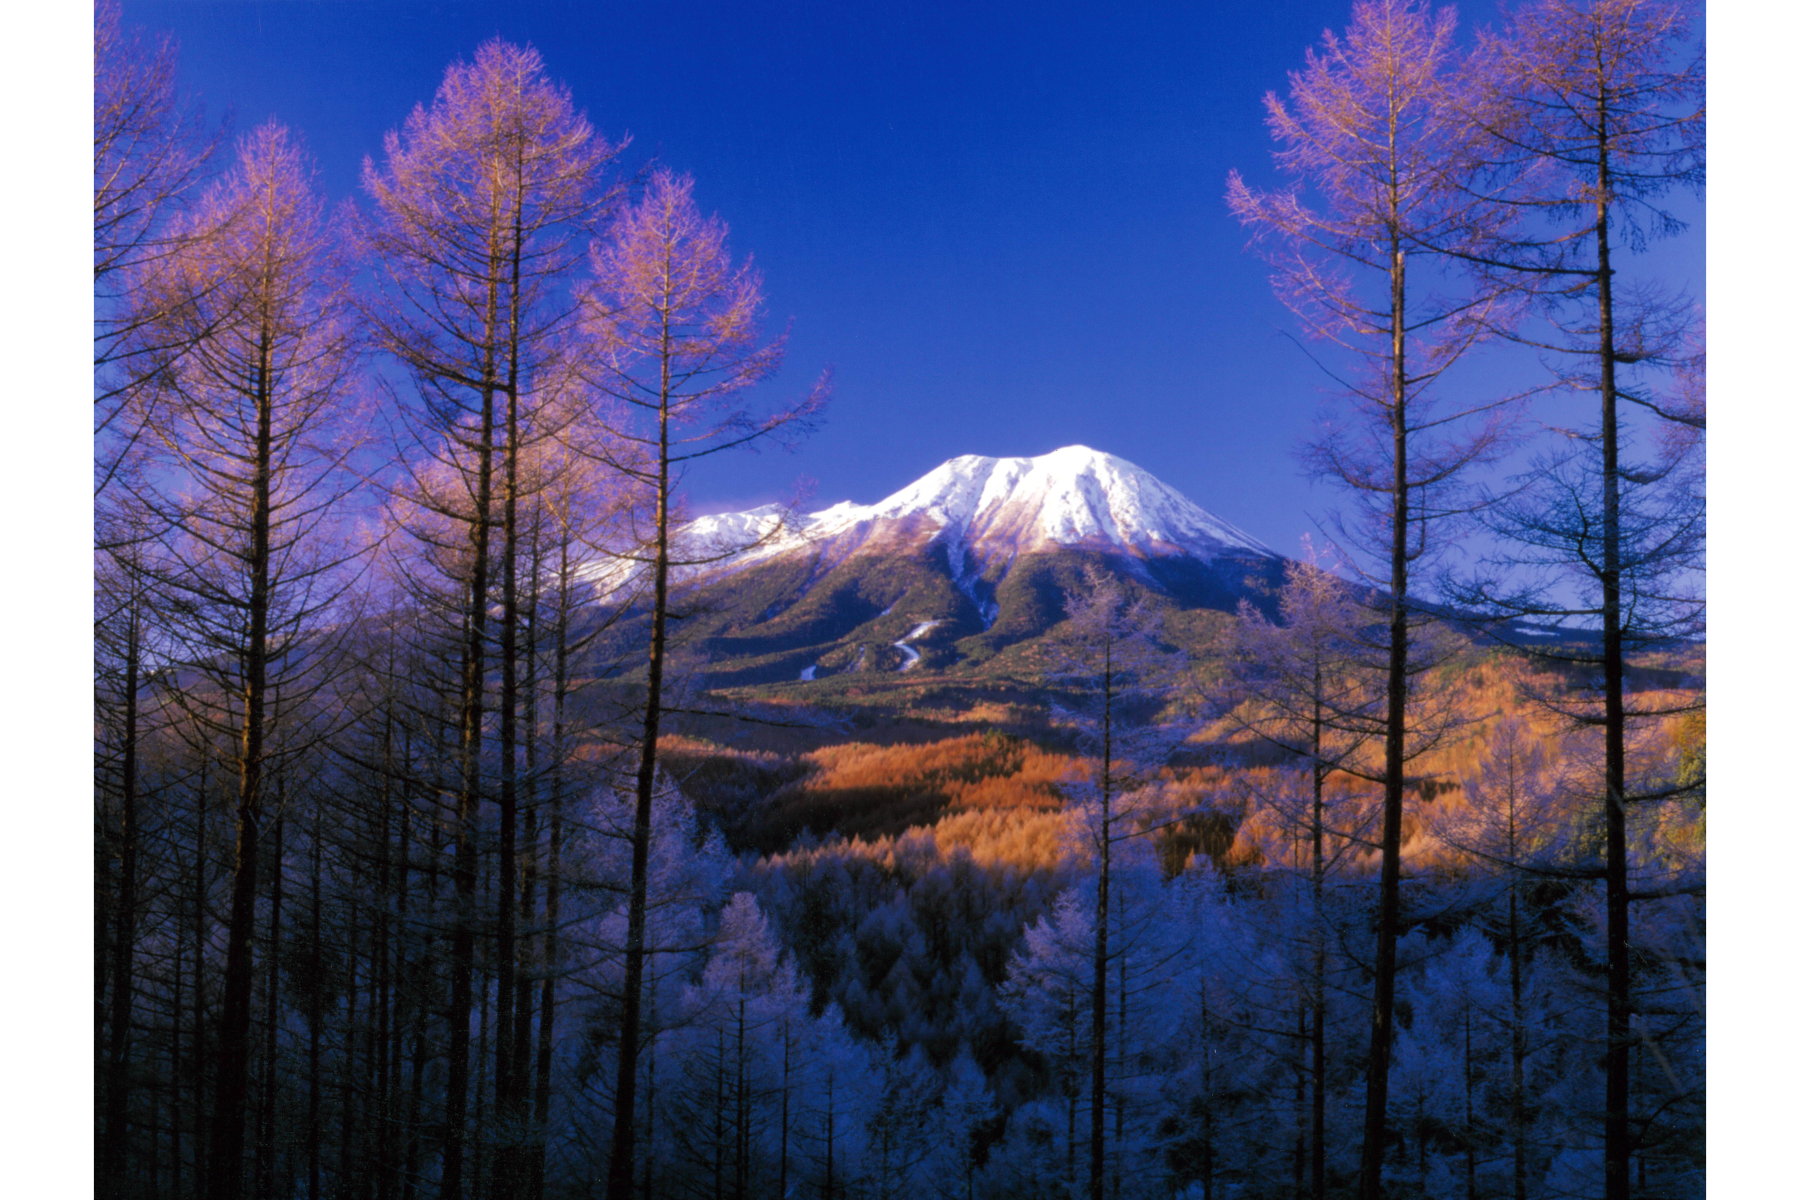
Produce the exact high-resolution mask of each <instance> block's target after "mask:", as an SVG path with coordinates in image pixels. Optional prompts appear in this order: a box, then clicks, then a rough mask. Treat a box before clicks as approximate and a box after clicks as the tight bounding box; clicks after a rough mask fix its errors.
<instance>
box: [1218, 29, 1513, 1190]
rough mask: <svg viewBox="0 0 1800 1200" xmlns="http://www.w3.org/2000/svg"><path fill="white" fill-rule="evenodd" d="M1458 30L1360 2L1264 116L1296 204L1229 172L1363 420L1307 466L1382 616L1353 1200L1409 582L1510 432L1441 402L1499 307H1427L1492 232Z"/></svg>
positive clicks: (1381, 999)
mask: <svg viewBox="0 0 1800 1200" xmlns="http://www.w3.org/2000/svg"><path fill="white" fill-rule="evenodd" d="M1454 28H1455V18H1454V14H1453V13H1452V12H1450V11H1449V10H1444V11H1442V12H1438V13H1435V14H1434V13H1433V12H1431V10H1430V9H1429V8H1428V7H1427V6H1426V5H1425V4H1423V3H1420V2H1419V0H1361V2H1359V3H1358V4H1357V5H1356V6H1355V8H1354V10H1353V14H1352V18H1351V23H1350V27H1349V29H1348V30H1347V31H1346V33H1345V34H1344V36H1343V37H1342V38H1339V37H1338V36H1336V35H1335V34H1331V33H1327V34H1326V37H1325V40H1324V42H1323V45H1322V46H1321V48H1320V49H1318V50H1316V51H1309V52H1308V54H1307V63H1306V67H1305V69H1304V70H1301V71H1296V72H1294V73H1292V74H1291V75H1290V93H1291V106H1290V104H1289V103H1284V102H1283V101H1282V100H1280V99H1279V98H1278V97H1276V96H1275V95H1273V94H1272V93H1271V94H1270V95H1269V96H1268V97H1267V99H1266V105H1267V107H1268V110H1269V126H1270V129H1271V131H1272V132H1273V134H1274V136H1275V139H1276V141H1277V143H1278V145H1279V146H1280V149H1278V150H1277V151H1276V155H1275V157H1276V162H1277V164H1278V165H1279V166H1280V167H1281V168H1282V169H1283V170H1285V171H1287V172H1289V173H1290V174H1291V175H1293V176H1294V177H1295V180H1296V186H1295V187H1294V188H1293V189H1291V190H1288V191H1279V192H1270V191H1258V190H1256V189H1253V188H1251V187H1250V186H1249V185H1247V184H1246V183H1244V181H1243V180H1242V179H1241V178H1240V177H1239V176H1238V175H1237V174H1236V173H1235V172H1233V174H1232V176H1231V179H1230V183H1229V187H1228V192H1227V202H1228V203H1229V205H1230V206H1231V209H1232V211H1233V213H1235V214H1236V215H1237V217H1238V218H1239V220H1241V221H1242V222H1244V224H1245V225H1246V226H1248V227H1249V228H1250V229H1251V230H1252V232H1253V235H1254V237H1255V238H1256V239H1257V240H1258V241H1259V242H1260V243H1262V244H1263V245H1264V246H1265V248H1266V249H1267V252H1268V255H1269V257H1270V258H1271V260H1272V261H1273V263H1274V265H1275V268H1276V273H1275V275H1274V284H1275V289H1276V294H1277V296H1278V297H1280V298H1281V300H1282V301H1283V302H1284V303H1285V304H1286V305H1287V306H1288V307H1289V308H1290V309H1291V310H1292V311H1293V312H1294V313H1295V314H1296V316H1298V317H1299V319H1300V320H1301V322H1302V324H1303V326H1304V327H1305V328H1306V330H1307V332H1308V333H1309V334H1311V335H1312V336H1314V337H1316V338H1319V339H1322V340H1326V341H1328V342H1331V343H1334V344H1335V345H1337V346H1338V347H1339V348H1341V349H1342V350H1343V351H1344V352H1345V353H1346V355H1347V357H1349V359H1350V360H1351V361H1352V363H1353V364H1354V367H1353V369H1352V370H1350V371H1349V372H1346V373H1339V374H1337V375H1336V376H1335V377H1336V378H1338V379H1340V381H1341V382H1343V383H1344V385H1345V388H1346V392H1347V397H1348V399H1349V400H1350V402H1351V403H1352V405H1353V406H1354V408H1355V409H1356V412H1357V415H1358V417H1359V418H1360V420H1359V421H1357V422H1354V423H1346V424H1343V425H1338V426H1332V427H1328V428H1327V431H1326V433H1325V435H1324V436H1323V437H1322V438H1321V439H1320V440H1319V441H1318V442H1317V443H1315V445H1314V446H1313V447H1312V448H1311V450H1310V451H1309V461H1310V463H1311V465H1312V467H1313V469H1314V470H1315V471H1316V472H1317V473H1318V474H1319V475H1321V476H1323V477H1325V478H1327V479H1330V480H1332V481H1335V482H1336V483H1338V484H1339V485H1341V486H1342V487H1343V488H1344V490H1345V491H1346V493H1347V494H1348V495H1349V497H1350V498H1351V502H1352V504H1353V505H1354V507H1355V511H1356V516H1357V518H1358V519H1357V521H1355V522H1354V523H1352V524H1349V525H1346V526H1345V527H1344V532H1345V534H1346V536H1347V537H1348V538H1349V540H1350V541H1351V543H1352V544H1353V545H1355V546H1357V547H1358V548H1360V549H1363V550H1365V551H1367V552H1368V554H1369V555H1370V556H1371V557H1372V558H1374V559H1375V560H1376V561H1380V562H1381V563H1382V564H1383V568H1384V569H1382V570H1379V571H1370V572H1368V574H1367V578H1368V580H1369V582H1370V583H1371V584H1372V585H1374V586H1375V587H1377V588H1379V589H1380V592H1379V595H1380V601H1379V602H1380V604H1381V606H1382V607H1384V608H1385V610H1386V613H1385V615H1386V623H1387V631H1386V637H1385V641H1386V650H1387V657H1388V663H1387V679H1386V683H1385V686H1384V693H1385V701H1386V713H1385V715H1384V717H1383V721H1382V737H1383V741H1384V754H1383V764H1382V768H1381V780H1382V787H1383V801H1382V833H1381V857H1382V868H1381V884H1380V900H1379V909H1378V915H1377V946H1376V952H1375V962H1374V976H1375V979H1374V1003H1373V1005H1372V1011H1371V1021H1370V1042H1369V1057H1368V1071H1367V1091H1366V1095H1367V1100H1366V1106H1365V1113H1364V1122H1363V1126H1364V1128H1363V1159H1362V1169H1361V1172H1360V1177H1359V1178H1360V1182H1359V1195H1360V1196H1361V1198H1362V1200H1379V1197H1380V1195H1381V1166H1382V1155H1383V1148H1384V1146H1385V1144H1386V1140H1387V1131H1386V1105H1387V1082H1386V1081H1387V1067H1388V1058H1389V1048H1390V1043H1391V1039H1392V1035H1393V1016H1394V980H1395V975H1396V959H1395V953H1396V951H1395V946H1396V942H1397V939H1398V936H1399V925H1400V841H1401V825H1402V818H1403V815H1404V798H1405V790H1406V777H1405V770H1406V763H1407V762H1408V760H1409V759H1411V758H1414V757H1416V756H1417V752H1418V749H1419V745H1418V739H1416V738H1415V739H1411V741H1410V744H1409V733H1410V732H1411V731H1412V728H1413V726H1414V725H1416V724H1417V723H1418V722H1417V720H1416V714H1415V713H1413V712H1412V711H1411V710H1410V707H1409V695H1410V692H1411V691H1412V689H1413V688H1414V686H1415V679H1416V677H1417V676H1418V675H1419V674H1420V673H1421V670H1422V669H1423V668H1425V667H1428V666H1429V665H1431V663H1430V655H1429V654H1428V653H1427V654H1421V653H1420V652H1419V651H1420V650H1421V649H1422V648H1421V647H1419V646H1418V645H1417V639H1418V629H1419V626H1420V624H1421V621H1422V618H1423V617H1424V615H1425V614H1424V611H1423V610H1422V609H1421V607H1420V604H1419V599H1420V597H1419V596H1418V594H1417V589H1416V587H1415V585H1414V578H1413V577H1414V573H1415V564H1417V562H1418V560H1419V559H1420V558H1422V557H1423V556H1425V555H1426V554H1427V553H1428V552H1429V551H1431V550H1433V549H1435V547H1436V537H1437V535H1438V534H1439V533H1440V532H1441V529H1440V528H1439V526H1440V524H1441V522H1442V520H1443V519H1444V518H1445V517H1447V516H1449V515H1451V514H1453V513H1455V512H1457V511H1458V510H1459V508H1460V505H1459V503H1458V501H1457V499H1456V495H1457V491H1458V488H1457V484H1458V477H1459V475H1461V474H1462V473H1463V472H1464V471H1465V469H1466V468H1468V467H1470V466H1472V465H1474V464H1477V463H1480V462H1482V461H1484V460H1486V459H1489V458H1491V457H1492V456H1493V455H1494V454H1495V453H1497V452H1498V450H1499V449H1500V447H1501V446H1502V445H1503V444H1504V434H1505V431H1506V422H1505V418H1504V416H1503V415H1501V414H1502V412H1503V408H1502V406H1501V405H1500V401H1501V400H1503V399H1504V398H1487V399H1478V400H1476V401H1473V402H1466V403H1459V402H1456V401H1448V402H1446V401H1444V400H1443V399H1442V398H1441V393H1442V391H1443V388H1442V387H1441V386H1440V380H1441V378H1442V376H1443V375H1444V373H1445V372H1446V371H1448V370H1449V369H1450V368H1451V367H1453V366H1454V365H1455V364H1456V363H1457V362H1458V361H1460V360H1462V359H1463V358H1464V357H1465V356H1466V354H1467V353H1468V351H1469V350H1470V349H1471V348H1472V347H1474V346H1475V345H1477V344H1478V343H1479V342H1480V341H1481V340H1482V339H1483V338H1484V337H1485V336H1486V334H1487V331H1488V330H1489V328H1491V327H1492V326H1493V325H1494V324H1496V323H1497V322H1498V321H1499V320H1500V312H1499V309H1498V304H1497V300H1496V296H1495V289H1490V288H1485V287H1480V286H1477V287H1475V288H1473V289H1463V290H1461V291H1460V292H1451V293H1449V294H1448V296H1447V297H1437V296H1431V295H1430V294H1429V292H1428V289H1429V288H1430V285H1431V284H1432V283H1433V282H1437V281H1436V280H1434V279H1433V264H1434V259H1436V260H1439V261H1441V257H1442V255H1443V254H1444V250H1445V247H1446V246H1450V245H1461V244H1463V243H1465V242H1467V241H1468V240H1469V239H1470V238H1471V237H1472V232H1471V231H1473V230H1482V229H1487V228H1489V227H1490V226H1492V225H1493V224H1495V223H1496V222H1497V220H1498V219H1497V218H1496V217H1495V216H1494V213H1495V210H1494V208H1493V207H1492V206H1490V205H1488V204H1486V203H1485V202H1483V201H1482V200H1480V199H1479V198H1471V197H1470V195H1469V194H1468V193H1467V192H1466V191H1465V190H1464V189H1463V188H1462V187H1461V183H1462V181H1463V179H1464V178H1466V174H1467V171H1468V169H1469V168H1470V166H1471V165H1472V164H1471V159H1470V156H1469V153H1468V148H1467V145H1466V142H1467V140H1468V133H1467V130H1466V127H1465V126H1464V125H1463V124H1461V123H1459V118H1458V114H1459V111H1460V101H1459V100H1458V98H1457V95H1456V93H1455V90H1454V89H1455V86H1456V83H1455V81H1456V78H1457V76H1456V67H1457V53H1456V50H1455V46H1454V43H1453V40H1452V37H1453V32H1454ZM1302 189H1307V190H1309V191H1311V192H1312V193H1315V194H1316V196H1317V200H1318V202H1319V207H1318V208H1313V207H1310V206H1309V204H1308V202H1307V196H1306V195H1305V194H1304V193H1303V190H1302ZM1265 239H1266V240H1265ZM1421 293H1426V295H1425V296H1422V295H1421Z"/></svg>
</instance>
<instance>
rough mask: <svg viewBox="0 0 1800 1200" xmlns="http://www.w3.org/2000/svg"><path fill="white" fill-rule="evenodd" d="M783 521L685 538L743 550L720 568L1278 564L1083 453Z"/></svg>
mask: <svg viewBox="0 0 1800 1200" xmlns="http://www.w3.org/2000/svg"><path fill="white" fill-rule="evenodd" d="M780 521H781V514H780V512H779V510H778V509H777V508H775V507H774V506H772V505H771V506H767V507H764V508H759V509H752V510H750V511H749V512H740V513H722V514H718V515H716V516H709V517H701V518H699V519H698V520H696V521H693V522H692V523H691V524H689V525H688V526H687V528H686V530H685V531H684V536H683V541H684V543H685V544H686V545H688V546H689V547H691V548H694V549H701V548H704V549H703V550H702V553H704V552H705V550H711V551H713V552H716V553H724V552H727V551H729V550H730V549H731V548H733V547H737V546H743V547H748V548H747V549H745V550H743V551H742V552H741V553H738V554H735V555H732V556H731V557H730V558H729V559H727V560H726V561H725V562H724V563H722V564H721V565H722V566H724V567H726V568H727V569H732V568H738V567H743V566H748V565H750V564H751V563H754V562H760V561H762V560H764V559H767V558H770V557H773V556H776V555H783V554H790V553H793V552H794V551H796V550H800V549H812V550H821V551H823V552H824V554H825V557H826V558H827V559H828V560H831V561H834V562H835V561H842V559H843V558H845V557H847V556H848V555H849V554H851V553H854V552H855V551H857V550H859V549H862V548H863V547H865V546H869V547H871V548H873V547H875V546H880V547H882V548H887V547H888V546H889V545H890V544H892V543H893V542H896V541H898V542H905V543H913V544H930V543H934V542H941V543H942V544H943V545H944V547H945V550H946V551H947V553H948V556H949V560H950V565H951V568H952V570H954V571H955V572H956V573H957V575H958V576H959V577H962V578H973V577H976V576H979V575H983V574H986V573H987V571H988V569H989V568H990V567H991V566H992V565H994V564H995V563H996V562H1004V561H1008V560H1011V559H1013V558H1016V557H1018V556H1019V555H1022V554H1027V553H1031V552H1033V551H1040V550H1046V549H1050V548H1053V547H1058V546H1063V547H1081V548H1084V549H1090V550H1102V551H1107V550H1110V551H1113V552H1115V553H1116V552H1124V553H1127V554H1131V555H1134V556H1139V557H1164V556H1182V557H1188V558H1195V559H1199V560H1201V561H1210V560H1212V559H1214V558H1217V557H1218V556H1219V555H1220V554H1250V555H1258V556H1267V557H1271V558H1273V557H1275V554H1274V551H1272V550H1270V549H1269V548H1268V547H1267V546H1265V545H1263V544H1262V543H1261V542H1259V541H1257V540H1256V539H1255V538H1253V537H1251V536H1250V535H1249V534H1247V533H1245V532H1244V531H1243V530H1241V529H1239V528H1237V527H1236V526H1234V525H1232V524H1230V523H1229V522H1227V521H1224V520H1221V519H1220V518H1218V517H1216V516H1214V515H1213V514H1211V513H1209V512H1207V511H1206V510H1205V509H1203V508H1201V507H1200V506H1199V505H1197V504H1195V503H1194V502H1193V501H1192V500H1189V499H1188V498H1187V497H1186V496H1183V495H1182V494H1181V493H1180V492H1178V491H1176V490H1175V489H1174V488H1172V487H1170V486H1169V485H1168V484H1166V483H1164V482H1162V481H1161V480H1160V479H1158V478H1156V476H1154V475H1152V474H1150V472H1148V471H1146V470H1144V469H1143V468H1142V467H1140V466H1138V465H1136V464H1135V463H1130V462H1127V461H1125V460H1124V459H1122V458H1119V457H1117V456H1116V455H1112V454H1105V453H1102V452H1101V451H1098V450H1091V449H1089V448H1088V447H1086V446H1065V447H1063V448H1062V449H1060V450H1053V451H1051V452H1050V453H1049V454H1041V455H1038V456H1037V457H1036V458H990V457H987V456H985V455H979V454H965V455H962V456H961V457H959V458H953V459H951V460H950V461H949V462H947V463H944V464H943V465H942V466H940V467H938V468H937V469H935V470H933V471H931V472H930V473H929V474H927V475H925V476H924V477H923V478H921V479H919V480H917V481H916V482H914V483H911V484H908V485H907V486H906V487H903V488H901V489H900V490H899V491H897V492H895V493H894V494H893V495H891V496H889V497H888V498H887V499H885V500H881V501H878V502H877V503H874V504H856V503H853V502H850V501H845V502H844V503H841V504H835V505H833V506H832V507H830V508H827V509H823V510H821V511H819V512H813V513H807V514H805V515H804V516H801V517H798V518H795V519H790V520H789V522H788V523H787V525H786V526H785V527H781V525H780Z"/></svg>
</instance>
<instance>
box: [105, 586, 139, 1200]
mask: <svg viewBox="0 0 1800 1200" xmlns="http://www.w3.org/2000/svg"><path fill="white" fill-rule="evenodd" d="M131 587H132V597H131V599H130V600H129V601H128V604H129V608H128V610H127V614H126V618H125V695H124V700H125V736H124V740H123V744H122V745H121V746H120V762H119V773H120V778H119V796H120V801H119V881H118V892H117V899H116V900H115V903H114V908H113V914H112V915H113V920H114V924H113V931H112V969H111V971H110V972H109V974H110V976H111V978H110V980H108V982H109V983H110V985H111V987H112V995H111V999H112V1005H111V1013H110V1017H109V1022H108V1028H107V1035H108V1036H107V1047H106V1122H105V1134H104V1140H103V1142H102V1149H101V1156H100V1187H101V1191H102V1193H103V1194H105V1195H108V1196H111V1195H123V1194H124V1192H125V1188H126V1184H125V1109H126V1076H127V1073H128V1070H127V1068H128V1062H129V1053H130V1033H131V998H132V993H133V986H132V970H131V950H132V943H133V942H134V941H135V940H136V939H137V850H138V846H137V842H138V828H137V822H138V814H137V774H138V772H137V740H138V653H139V647H138V599H137V594H136V580H135V579H133V580H132V581H131Z"/></svg>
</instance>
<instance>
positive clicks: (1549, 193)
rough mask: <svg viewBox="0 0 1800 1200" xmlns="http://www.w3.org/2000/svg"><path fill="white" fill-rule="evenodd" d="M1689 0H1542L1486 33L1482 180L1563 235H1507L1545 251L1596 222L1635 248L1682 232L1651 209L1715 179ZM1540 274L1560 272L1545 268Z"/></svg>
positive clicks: (1474, 100)
mask: <svg viewBox="0 0 1800 1200" xmlns="http://www.w3.org/2000/svg"><path fill="white" fill-rule="evenodd" d="M1692 20H1693V8H1692V6H1691V5H1690V4H1688V3H1685V2H1683V0H1541V2H1540V3H1536V4H1531V5H1528V6H1526V7H1524V8H1522V9H1520V10H1519V11H1517V12H1516V13H1514V14H1513V16H1512V20H1511V22H1510V23H1509V24H1508V25H1507V27H1506V28H1505V29H1504V30H1503V31H1501V32H1498V33H1496V32H1494V31H1491V30H1483V31H1482V32H1481V33H1480V34H1479V35H1478V50H1477V52H1476V55H1475V65H1476V68H1477V70H1478V72H1479V76H1478V88H1477V89H1476V90H1475V91H1473V92H1472V94H1471V95H1470V97H1469V105H1470V114H1469V115H1470V119H1471V122H1472V124H1473V125H1474V126H1475V127H1476V129H1477V130H1478V131H1479V135H1480V140H1479V142H1478V146H1477V152H1478V154H1479V155H1480V159H1481V162H1482V166H1483V167H1484V169H1485V178H1484V179H1482V180H1481V182H1482V184H1483V185H1485V187H1486V188H1487V190H1489V191H1490V193H1491V194H1492V195H1494V196H1495V198H1496V199H1498V200H1500V201H1502V202H1504V203H1506V204H1509V205H1512V206H1515V207H1518V208H1521V209H1535V210H1538V211H1539V212H1540V213H1541V215H1544V216H1546V217H1548V218H1550V219H1551V221H1552V222H1553V223H1555V224H1556V225H1562V226H1566V227H1567V228H1566V229H1562V230H1558V229H1554V228H1552V229H1548V230H1540V231H1537V232H1538V236H1537V237H1536V238H1535V239H1531V240H1527V239H1522V238H1518V237H1514V238H1512V239H1509V242H1510V245H1509V247H1508V249H1509V250H1510V251H1511V254H1510V256H1509V261H1510V262H1516V261H1517V255H1518V253H1519V251H1520V250H1521V249H1522V247H1523V246H1526V245H1529V246H1532V247H1533V248H1535V249H1538V250H1540V251H1545V252H1555V251H1557V250H1558V249H1560V248H1565V247H1572V246H1573V244H1575V243H1578V242H1581V241H1583V240H1585V239H1590V238H1591V237H1592V236H1593V234H1594V232H1595V229H1596V226H1597V222H1598V221H1599V220H1600V219H1601V218H1600V217H1598V216H1597V214H1600V213H1604V214H1606V216H1605V219H1606V220H1607V221H1608V222H1609V223H1610V224H1611V225H1612V227H1613V229H1614V230H1615V231H1616V232H1619V233H1623V234H1624V235H1625V236H1626V238H1627V240H1628V244H1629V245H1630V246H1631V247H1632V248H1633V249H1638V248H1641V247H1642V246H1643V244H1644V242H1645V240H1646V239H1647V238H1649V237H1653V236H1662V235H1666V234H1670V233H1675V232H1679V231H1680V229H1681V228H1682V223H1681V222H1680V221H1679V220H1677V219H1676V218H1675V216H1674V215H1673V214H1672V213H1670V212H1668V211H1666V210H1665V209H1662V208H1659V207H1657V206H1656V205H1654V204H1652V203H1651V201H1653V200H1655V199H1657V198H1658V197H1660V196H1663V195H1666V194H1667V193H1668V192H1669V190H1670V189H1671V188H1674V187H1676V186H1688V187H1698V186H1699V185H1701V184H1702V183H1703V182H1704V180H1705V175H1706V165H1705V160H1706V105H1705V92H1706V74H1705V57H1704V55H1703V54H1702V53H1701V52H1700V51H1699V49H1698V48H1697V47H1690V45H1689V38H1690V36H1691V25H1692ZM1537 265H1538V266H1539V267H1540V268H1542V269H1549V270H1554V269H1556V268H1557V267H1559V266H1563V265H1573V264H1561V263H1559V262H1558V261H1557V260H1556V259H1555V258H1554V257H1550V258H1546V259H1543V260H1540V261H1539V262H1538V264H1537Z"/></svg>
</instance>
